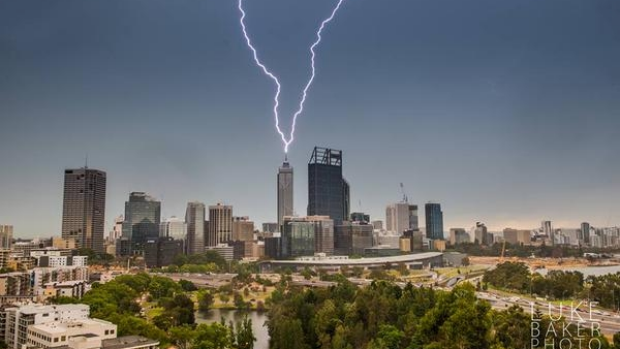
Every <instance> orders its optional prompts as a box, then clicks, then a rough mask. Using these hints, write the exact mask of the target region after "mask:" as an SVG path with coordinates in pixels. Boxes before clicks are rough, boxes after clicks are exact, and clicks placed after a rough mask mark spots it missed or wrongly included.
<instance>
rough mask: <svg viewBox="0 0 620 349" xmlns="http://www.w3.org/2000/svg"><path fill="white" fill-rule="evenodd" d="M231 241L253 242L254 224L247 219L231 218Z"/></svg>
mask: <svg viewBox="0 0 620 349" xmlns="http://www.w3.org/2000/svg"><path fill="white" fill-rule="evenodd" d="M232 241H254V222H252V221H251V220H250V218H249V217H233V222H232Z"/></svg>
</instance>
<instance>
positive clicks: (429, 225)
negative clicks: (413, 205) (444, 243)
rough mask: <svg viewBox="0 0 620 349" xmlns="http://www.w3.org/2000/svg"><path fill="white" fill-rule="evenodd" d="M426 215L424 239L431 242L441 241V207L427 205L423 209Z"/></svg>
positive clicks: (431, 204)
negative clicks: (431, 240)
mask: <svg viewBox="0 0 620 349" xmlns="http://www.w3.org/2000/svg"><path fill="white" fill-rule="evenodd" d="M424 209H425V211H426V212H425V213H426V237H427V238H429V239H433V240H443V212H442V211H441V205H440V204H436V203H427V204H426V205H425V207H424Z"/></svg>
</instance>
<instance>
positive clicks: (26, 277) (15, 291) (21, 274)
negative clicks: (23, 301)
mask: <svg viewBox="0 0 620 349" xmlns="http://www.w3.org/2000/svg"><path fill="white" fill-rule="evenodd" d="M31 285H32V282H31V274H30V273H29V272H27V271H16V272H12V273H5V274H0V297H29V296H31V295H32V287H31Z"/></svg>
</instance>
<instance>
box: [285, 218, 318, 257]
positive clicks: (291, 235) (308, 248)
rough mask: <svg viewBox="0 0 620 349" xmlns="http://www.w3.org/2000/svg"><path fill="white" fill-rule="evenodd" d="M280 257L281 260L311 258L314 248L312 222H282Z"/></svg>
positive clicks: (313, 225)
mask: <svg viewBox="0 0 620 349" xmlns="http://www.w3.org/2000/svg"><path fill="white" fill-rule="evenodd" d="M283 228H284V229H283V232H282V238H281V248H280V256H281V258H283V259H289V258H295V257H302V256H312V255H314V246H315V224H314V222H294V221H293V222H291V221H284V227H283Z"/></svg>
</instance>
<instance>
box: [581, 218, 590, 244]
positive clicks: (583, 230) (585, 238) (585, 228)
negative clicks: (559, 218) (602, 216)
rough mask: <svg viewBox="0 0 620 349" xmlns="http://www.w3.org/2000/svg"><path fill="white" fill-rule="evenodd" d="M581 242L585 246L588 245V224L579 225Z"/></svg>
mask: <svg viewBox="0 0 620 349" xmlns="http://www.w3.org/2000/svg"><path fill="white" fill-rule="evenodd" d="M580 238H581V241H583V242H584V243H585V244H586V245H587V244H589V243H590V223H588V222H583V223H581V234H580Z"/></svg>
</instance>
